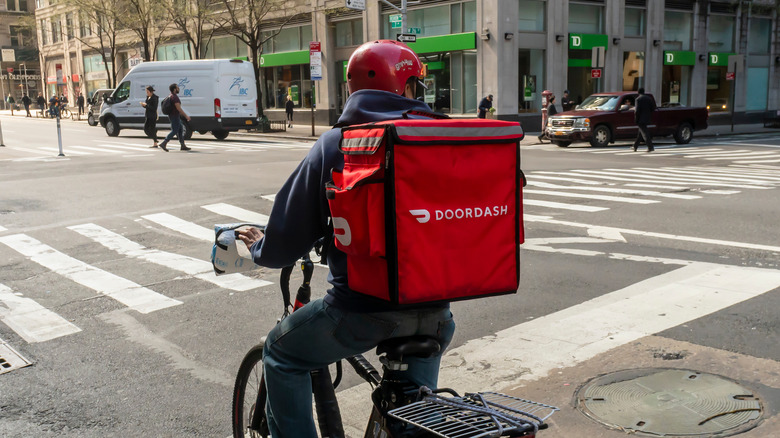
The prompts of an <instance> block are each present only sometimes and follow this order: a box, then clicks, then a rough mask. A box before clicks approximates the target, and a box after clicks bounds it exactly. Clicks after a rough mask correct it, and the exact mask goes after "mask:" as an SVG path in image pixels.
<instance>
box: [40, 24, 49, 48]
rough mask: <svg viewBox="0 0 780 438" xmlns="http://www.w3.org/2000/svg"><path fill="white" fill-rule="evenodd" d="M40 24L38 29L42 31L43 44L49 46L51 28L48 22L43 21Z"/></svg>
mask: <svg viewBox="0 0 780 438" xmlns="http://www.w3.org/2000/svg"><path fill="white" fill-rule="evenodd" d="M39 23H40V25H39V26H38V29H40V30H41V44H43V45H44V46H45V45H46V44H49V36H48V35H49V30H48V29H49V27H48V26H47V23H46V20H41V21H40V22H39Z"/></svg>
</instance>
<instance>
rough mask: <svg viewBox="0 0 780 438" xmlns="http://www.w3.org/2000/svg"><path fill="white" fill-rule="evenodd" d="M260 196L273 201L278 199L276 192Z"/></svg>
mask: <svg viewBox="0 0 780 438" xmlns="http://www.w3.org/2000/svg"><path fill="white" fill-rule="evenodd" d="M260 197H261V198H263V199H266V200H268V201H271V202H274V201H275V200H276V195H275V194H273V195H262V196H260Z"/></svg>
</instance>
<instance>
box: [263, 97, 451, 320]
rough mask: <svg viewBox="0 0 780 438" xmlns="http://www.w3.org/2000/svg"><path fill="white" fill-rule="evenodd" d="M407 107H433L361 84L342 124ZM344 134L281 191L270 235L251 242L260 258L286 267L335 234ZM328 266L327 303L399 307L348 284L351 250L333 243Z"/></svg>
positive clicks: (333, 136)
mask: <svg viewBox="0 0 780 438" xmlns="http://www.w3.org/2000/svg"><path fill="white" fill-rule="evenodd" d="M408 110H417V111H424V112H430V108H429V107H428V105H426V104H425V103H423V102H420V101H418V100H413V99H408V98H406V97H403V96H400V95H398V94H393V93H390V92H386V91H379V90H360V91H357V92H355V93H352V94H351V95H350V96H349V99H347V102H346V104H345V105H344V112H343V113H342V115H341V117H340V118H339V121H338V124H337V126H348V125H358V124H362V123H370V122H378V121H383V120H391V119H400V118H401V117H402V115H403V113H404V112H406V111H408ZM410 117H411V116H410ZM340 139H341V129H339V128H334V129H332V130H330V131H328V132H326V133H325V134H323V135H322V136H321V137H320V138H319V139H318V140H317V142H316V143H314V146H312V148H311V151H310V152H309V154H308V155H307V156H306V158H304V159H303V161H302V162H301V163H300V164H299V165H298V168H297V169H295V171H294V172H293V173H292V175H290V177H289V178H288V179H287V182H285V183H284V186H282V188H281V190H279V193H277V194H276V197H275V199H274V205H273V208H272V209H271V216H270V218H269V220H268V225H267V227H266V230H265V237H263V239H261V240H259V241H257V242H255V244H254V245H252V248H251V250H252V257H253V258H254V261H255V263H257V264H258V265H260V266H266V267H269V268H283V267H285V266H289V265H292V264H293V263H295V262H296V261H297V260H298V259H300V258H301V257H302V256H303V255H304V254H307V253H308V252H309V251H311V248H312V247H313V246H314V243H315V242H316V241H317V240H319V239H320V238H321V237H324V236H326V235H328V238H329V239H332V238H333V237H331V236H332V231H331V230H330V229H329V228H328V218H329V217H330V208H329V207H328V200H327V199H326V197H325V183H326V182H328V181H330V179H331V170H338V171H341V170H343V169H344V156H343V155H342V154H341V152H340V151H339V149H338V146H339V140H340ZM328 266H329V267H330V275H328V282H329V283H330V284H331V285H333V287H332V288H331V289H329V290H328V295H327V296H326V297H325V301H326V302H327V303H328V304H330V305H332V306H335V307H338V308H341V309H344V310H348V311H353V312H379V311H387V310H392V309H393V308H394V307H393V306H392V305H391V304H389V303H385V302H382V301H379V300H378V299H376V298H373V297H369V296H367V295H364V294H360V293H357V292H354V291H352V290H350V289H349V287H348V286H347V285H348V283H347V256H346V254H344V253H343V252H341V251H340V250H338V249H337V248H336V247H335V246H331V247H330V250H329V252H328ZM439 306H441V305H439ZM439 306H437V307H439Z"/></svg>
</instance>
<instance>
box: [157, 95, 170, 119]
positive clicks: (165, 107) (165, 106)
mask: <svg viewBox="0 0 780 438" xmlns="http://www.w3.org/2000/svg"><path fill="white" fill-rule="evenodd" d="M172 109H173V104H172V103H171V96H170V94H169V95H168V96H165V99H163V100H162V102H161V103H160V111H162V113H163V114H165V115H166V116H169V115H170V114H171V110H172Z"/></svg>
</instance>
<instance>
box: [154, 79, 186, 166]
mask: <svg viewBox="0 0 780 438" xmlns="http://www.w3.org/2000/svg"><path fill="white" fill-rule="evenodd" d="M168 89H169V90H171V94H170V96H168V97H169V98H170V102H171V112H170V113H169V114H168V119H170V121H171V132H169V133H168V135H167V136H165V140H163V141H162V143H160V149H162V150H164V151H165V152H168V148H167V147H166V145H167V144H168V142H169V141H171V140H172V139H173V137H174V136H175V137H176V138H178V139H179V144H180V145H181V150H183V151H189V150H190V148H188V147H187V145H185V144H184V132H183V129H182V126H181V118H182V117H184V118H185V119H186V120H187V121H188V122H189V121H190V120H191V119H190V116H188V115H187V113H185V112H184V110H183V109H182V108H181V100H180V99H179V85H178V84H175V83H174V84H171V86H170V87H168Z"/></svg>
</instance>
